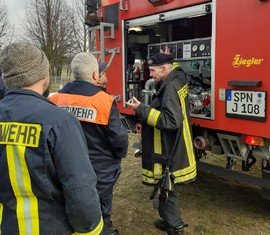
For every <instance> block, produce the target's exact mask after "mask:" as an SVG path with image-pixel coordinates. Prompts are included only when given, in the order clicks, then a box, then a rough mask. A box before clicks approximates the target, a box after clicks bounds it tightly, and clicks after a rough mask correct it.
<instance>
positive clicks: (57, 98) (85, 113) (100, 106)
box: [49, 91, 113, 125]
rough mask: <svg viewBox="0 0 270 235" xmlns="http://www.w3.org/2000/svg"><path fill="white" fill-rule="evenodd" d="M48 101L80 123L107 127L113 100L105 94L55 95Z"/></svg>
mask: <svg viewBox="0 0 270 235" xmlns="http://www.w3.org/2000/svg"><path fill="white" fill-rule="evenodd" d="M49 100H50V101H51V102H52V103H54V104H56V105H57V106H59V107H61V108H64V109H66V110H67V111H68V112H70V113H72V114H74V115H75V116H76V117H77V118H78V119H79V120H80V121H83V122H91V123H96V124H101V125H108V122H109V116H110V110H111V107H112V103H113V98H112V97H111V96H110V95H108V94H107V93H106V92H103V91H101V92H98V93H97V94H95V95H93V96H83V95H75V94H66V93H56V94H53V95H52V96H50V97H49Z"/></svg>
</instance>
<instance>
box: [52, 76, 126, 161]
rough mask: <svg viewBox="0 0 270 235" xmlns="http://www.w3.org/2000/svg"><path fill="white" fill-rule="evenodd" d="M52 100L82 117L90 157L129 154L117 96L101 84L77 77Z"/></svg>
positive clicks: (118, 158) (119, 156) (114, 156)
mask: <svg viewBox="0 0 270 235" xmlns="http://www.w3.org/2000/svg"><path fill="white" fill-rule="evenodd" d="M49 99H50V101H51V102H53V103H54V104H57V105H58V106H60V107H62V108H64V109H66V110H67V111H69V112H70V113H72V114H74V115H75V116H76V117H77V118H78V119H79V120H80V122H81V125H82V127H83V131H84V134H85V137H86V140H87V145H88V150H89V155H90V158H95V157H97V158H98V156H103V157H109V158H112V159H115V160H120V159H121V158H123V157H125V156H126V153H127V146H128V135H127V130H126V128H125V127H124V125H123V124H122V121H121V119H120V117H119V112H118V109H117V106H116V103H115V101H114V99H113V97H112V96H111V95H109V94H108V93H106V92H105V91H103V89H102V88H101V87H98V86H95V85H94V84H91V83H89V82H86V81H82V80H75V81H73V82H71V83H68V84H66V85H65V86H64V87H63V88H62V89H61V90H60V91H58V93H55V94H53V95H52V96H50V97H49Z"/></svg>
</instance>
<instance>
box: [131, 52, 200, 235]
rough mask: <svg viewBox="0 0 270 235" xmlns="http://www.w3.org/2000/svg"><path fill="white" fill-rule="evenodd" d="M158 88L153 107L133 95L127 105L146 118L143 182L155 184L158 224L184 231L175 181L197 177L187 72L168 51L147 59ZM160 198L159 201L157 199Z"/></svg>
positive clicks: (171, 233) (173, 231) (171, 230)
mask: <svg viewBox="0 0 270 235" xmlns="http://www.w3.org/2000/svg"><path fill="white" fill-rule="evenodd" d="M148 64H149V69H150V75H151V76H152V77H153V78H154V80H155V82H156V85H157V91H156V93H155V95H154V97H153V100H152V102H151V104H150V106H146V105H144V104H143V103H141V102H139V101H138V100H137V99H136V98H133V99H131V100H129V101H128V102H126V104H127V105H128V106H129V107H131V108H132V109H134V110H135V111H136V114H137V115H138V116H139V117H140V118H141V120H142V121H143V128H142V167H143V175H142V178H143V182H144V183H147V184H152V185H155V191H154V192H155V194H154V195H152V197H153V198H154V202H155V203H154V205H155V207H157V209H158V211H159V215H160V217H161V218H162V219H160V220H157V221H155V227H157V228H158V229H160V230H164V231H167V233H168V234H169V235H178V234H182V233H183V230H184V227H185V225H184V223H183V221H182V218H181V215H180V211H179V204H178V199H177V197H176V195H175V192H174V190H173V184H175V183H183V182H190V181H193V180H195V178H196V162H195V156H194V150H193V144H192V139H191V132H190V125H189V115H188V105H187V94H188V84H187V79H186V76H185V73H184V72H183V70H182V69H181V68H180V67H179V65H178V63H176V64H174V58H173V57H172V56H171V55H169V54H163V53H158V54H156V55H154V56H153V57H151V58H150V59H149V60H148ZM156 199H157V200H156Z"/></svg>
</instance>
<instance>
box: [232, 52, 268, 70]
mask: <svg viewBox="0 0 270 235" xmlns="http://www.w3.org/2000/svg"><path fill="white" fill-rule="evenodd" d="M262 62H263V59H258V58H254V57H252V58H248V59H244V58H242V57H241V55H235V56H234V58H233V62H232V65H233V67H235V68H238V67H240V66H245V67H250V66H251V65H259V64H261V63H262Z"/></svg>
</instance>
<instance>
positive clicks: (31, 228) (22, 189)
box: [6, 145, 39, 235]
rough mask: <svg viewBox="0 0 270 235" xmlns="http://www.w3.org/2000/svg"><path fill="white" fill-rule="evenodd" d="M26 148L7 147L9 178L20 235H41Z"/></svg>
mask: <svg viewBox="0 0 270 235" xmlns="http://www.w3.org/2000/svg"><path fill="white" fill-rule="evenodd" d="M25 149H26V147H25V146H18V145H7V147H6V151H7V162H8V170H9V178H10V182H11V186H12V189H13V191H14V194H15V197H16V202H17V205H16V214H17V220H18V225H19V234H20V235H39V217H38V201H37V198H36V196H35V195H34V193H33V191H32V186H31V179H30V175H29V172H28V168H27V164H26V160H25Z"/></svg>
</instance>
